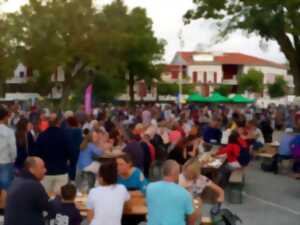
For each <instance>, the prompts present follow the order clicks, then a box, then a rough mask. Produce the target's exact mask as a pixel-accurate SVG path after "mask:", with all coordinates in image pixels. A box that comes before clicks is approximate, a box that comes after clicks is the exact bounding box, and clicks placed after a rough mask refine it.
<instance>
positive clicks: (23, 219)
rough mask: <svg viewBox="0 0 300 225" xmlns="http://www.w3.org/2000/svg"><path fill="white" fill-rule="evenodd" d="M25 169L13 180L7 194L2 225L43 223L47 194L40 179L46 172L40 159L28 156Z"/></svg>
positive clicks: (42, 224) (34, 224)
mask: <svg viewBox="0 0 300 225" xmlns="http://www.w3.org/2000/svg"><path fill="white" fill-rule="evenodd" d="M24 165H25V169H24V170H23V171H22V172H21V173H20V175H19V176H18V177H16V179H15V180H14V181H13V183H12V186H11V188H10V189H9V192H8V195H7V202H6V208H5V215H4V225H44V224H45V223H44V217H43V212H44V211H48V210H49V203H48V195H47V193H46V192H45V189H44V188H43V186H42V185H41V183H40V181H41V180H42V179H43V178H44V175H45V173H46V168H45V164H44V162H43V160H42V159H40V158H37V157H29V158H27V159H26V161H25V164H24Z"/></svg>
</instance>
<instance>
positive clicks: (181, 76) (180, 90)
mask: <svg viewBox="0 0 300 225" xmlns="http://www.w3.org/2000/svg"><path fill="white" fill-rule="evenodd" d="M178 39H179V46H180V51H182V50H183V48H184V40H183V31H182V28H180V30H179V33H178ZM179 66H180V67H179V80H178V86H179V93H178V106H179V108H180V109H181V102H182V78H183V66H184V65H183V64H182V63H180V65H179Z"/></svg>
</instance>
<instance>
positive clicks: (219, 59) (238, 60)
mask: <svg viewBox="0 0 300 225" xmlns="http://www.w3.org/2000/svg"><path fill="white" fill-rule="evenodd" d="M177 54H179V55H180V56H181V58H182V59H183V60H184V61H185V62H186V63H187V64H188V65H195V64H203V65H205V64H222V65H253V66H270V67H276V68H280V69H287V67H286V66H285V65H284V64H279V63H276V62H272V61H269V60H265V59H261V58H258V57H254V56H250V55H245V54H242V53H223V54H220V55H216V56H214V61H213V62H206V61H203V62H201V61H194V59H193V56H194V55H195V54H213V53H209V52H178V53H177Z"/></svg>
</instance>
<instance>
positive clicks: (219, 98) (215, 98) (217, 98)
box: [207, 92, 230, 103]
mask: <svg viewBox="0 0 300 225" xmlns="http://www.w3.org/2000/svg"><path fill="white" fill-rule="evenodd" d="M207 100H208V102H210V103H229V102H230V99H229V98H227V97H225V96H223V95H221V94H220V93H218V92H214V93H213V94H212V95H211V96H209V97H208V98H207Z"/></svg>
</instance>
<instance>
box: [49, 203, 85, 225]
mask: <svg viewBox="0 0 300 225" xmlns="http://www.w3.org/2000/svg"><path fill="white" fill-rule="evenodd" d="M53 208H54V212H53V215H52V219H51V223H50V224H51V225H52V224H53V225H80V223H81V221H82V218H81V216H80V212H79V210H78V209H77V208H76V206H75V204H74V203H64V202H60V201H57V200H55V201H54V202H53Z"/></svg>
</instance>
